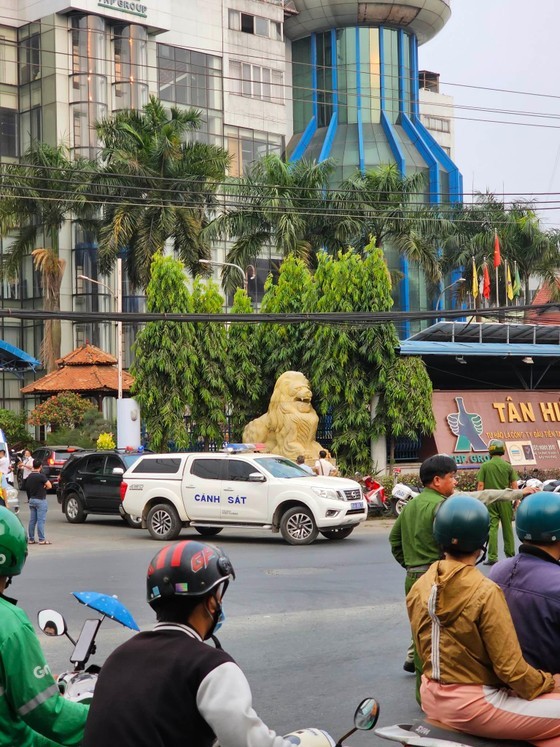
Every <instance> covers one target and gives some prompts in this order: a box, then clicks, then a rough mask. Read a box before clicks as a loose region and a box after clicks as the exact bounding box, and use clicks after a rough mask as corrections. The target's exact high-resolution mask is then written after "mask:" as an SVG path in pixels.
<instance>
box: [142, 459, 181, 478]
mask: <svg viewBox="0 0 560 747" xmlns="http://www.w3.org/2000/svg"><path fill="white" fill-rule="evenodd" d="M180 466H181V459H180V458H179V457H160V458H159V459H140V461H139V462H138V464H137V465H136V467H134V469H133V470H132V471H133V473H134V474H142V475H154V474H158V473H163V474H165V475H175V474H177V472H178V471H179V467H180Z"/></svg>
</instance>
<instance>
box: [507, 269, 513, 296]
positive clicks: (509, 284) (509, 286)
mask: <svg viewBox="0 0 560 747" xmlns="http://www.w3.org/2000/svg"><path fill="white" fill-rule="evenodd" d="M506 292H507V297H508V298H509V300H510V301H513V284H512V282H511V272H510V269H509V262H508V263H507V265H506Z"/></svg>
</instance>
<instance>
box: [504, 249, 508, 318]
mask: <svg viewBox="0 0 560 747" xmlns="http://www.w3.org/2000/svg"><path fill="white" fill-rule="evenodd" d="M507 271H508V261H507V259H504V285H505V289H506V298H505V301H504V306H507V305H508V275H507Z"/></svg>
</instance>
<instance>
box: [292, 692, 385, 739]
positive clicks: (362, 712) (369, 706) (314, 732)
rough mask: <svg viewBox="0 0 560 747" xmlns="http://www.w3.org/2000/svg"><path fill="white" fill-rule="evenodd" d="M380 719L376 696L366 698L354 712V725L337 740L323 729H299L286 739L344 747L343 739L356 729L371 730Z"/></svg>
mask: <svg viewBox="0 0 560 747" xmlns="http://www.w3.org/2000/svg"><path fill="white" fill-rule="evenodd" d="M378 719H379V703H378V702H377V701H376V700H375V698H365V699H364V700H362V702H361V703H360V705H359V706H358V707H357V708H356V712H355V713H354V727H353V728H352V729H350V731H348V732H346V734H344V735H343V736H342V737H340V739H339V740H338V741H337V742H335V741H334V739H333V738H332V737H331V736H330V734H328V733H327V732H326V731H323V730H322V729H299V730H298V731H292V732H290V734H285V735H284V739H286V740H287V741H288V742H291V743H292V744H293V745H297V747H343V744H342V743H343V741H344V740H345V739H348V737H350V736H352V734H354V733H355V732H356V731H358V730H359V731H371V729H373V727H374V726H375V725H376V723H377V721H378Z"/></svg>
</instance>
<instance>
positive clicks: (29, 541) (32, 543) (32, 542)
mask: <svg viewBox="0 0 560 747" xmlns="http://www.w3.org/2000/svg"><path fill="white" fill-rule="evenodd" d="M27 544H28V545H34V544H35V540H27Z"/></svg>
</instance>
